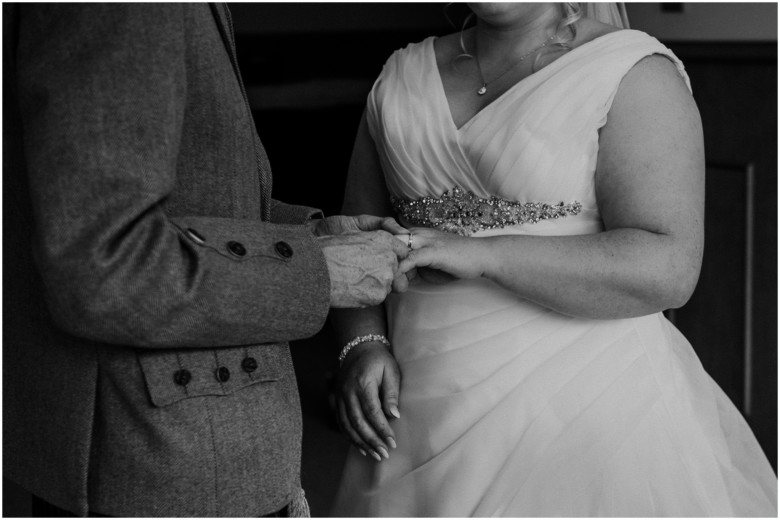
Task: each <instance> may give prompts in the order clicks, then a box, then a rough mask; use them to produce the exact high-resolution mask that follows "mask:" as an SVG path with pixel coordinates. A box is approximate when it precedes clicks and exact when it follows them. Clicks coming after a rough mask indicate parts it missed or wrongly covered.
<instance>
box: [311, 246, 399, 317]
mask: <svg viewBox="0 0 780 520" xmlns="http://www.w3.org/2000/svg"><path fill="white" fill-rule="evenodd" d="M317 240H318V241H319V243H320V246H321V247H322V252H323V254H324V255H325V260H326V262H327V264H328V273H329V274H330V305H331V307H337V308H347V307H371V306H374V305H379V304H380V303H382V302H383V301H385V298H386V297H387V295H388V293H389V292H390V290H391V288H392V287H395V288H396V290H397V291H398V290H404V289H405V288H406V287H405V285H404V281H405V280H406V276H405V275H403V274H402V273H400V272H399V271H398V261H399V260H402V259H404V258H406V255H407V254H408V250H407V248H406V246H404V244H402V243H401V242H400V241H399V240H398V239H397V238H395V237H394V236H393V235H391V234H389V233H387V232H385V231H371V232H353V233H345V234H341V235H328V236H322V237H318V239H317Z"/></svg>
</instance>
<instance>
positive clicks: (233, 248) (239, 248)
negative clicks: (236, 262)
mask: <svg viewBox="0 0 780 520" xmlns="http://www.w3.org/2000/svg"><path fill="white" fill-rule="evenodd" d="M227 248H228V251H230V252H231V253H233V254H234V255H236V256H244V255H246V248H245V247H244V244H242V243H241V242H235V241H230V242H228V243H227Z"/></svg>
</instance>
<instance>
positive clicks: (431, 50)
mask: <svg viewBox="0 0 780 520" xmlns="http://www.w3.org/2000/svg"><path fill="white" fill-rule="evenodd" d="M630 30H631V29H619V30H617V31H612V32H608V33H607V34H602V35H601V36H597V37H595V38H593V39H592V40H590V41H587V42H585V43H583V44H582V45H580V46H578V47H575V48H573V49H572V50H570V51H569V52H567V53H566V54H564V55H563V56H561V57H560V58H558V59H556V60H555V61H553V62H552V63H550V64H549V65H547V66H546V67H544V68H542V69H540V70H537V71H536V72H532V73H531V74H529V75H528V76H526V77H524V78H523V79H521V80H520V81H518V82H516V83H515V84H513V85H512V86H510V87H509V88H508V89H506V90H505V91H504V92H502V93H501V94H500V95H499V96H497V97H496V99H494V100H493V101H491V102H490V103H488V104H487V105H485V106H484V107H482V108H481V109H480V110H479V111H477V113H476V114H474V115H473V116H471V117H470V118H469V119H468V120H467V121H466V122H465V123H463V124H462V125H460V126H458V125H457V124H456V123H455V118H454V117H453V116H452V108H451V107H450V101H449V99H447V91H446V90H445V89H444V80H443V79H442V77H441V72H440V71H439V64H438V63H437V61H436V49H435V47H434V41H435V40H436V39H437V37H435V36H432V37H431V38H430V42H429V43H430V45H429V50H428V56H429V57H430V59H431V61H432V63H433V67H432V69H433V73H434V74H435V76H436V79H437V81H438V84H439V88H438V92H439V97H440V98H441V100H442V102H443V105H444V108H445V109H446V114H447V119H448V120H449V122H450V125H451V126H452V128H453V129H454V130H455V132H456V133H457V134H458V135H460V134H461V133H462V132H463V130H464V129H465V128H466V127H468V126H471V123H472V122H474V120H475V119H477V118H478V117H479V116H480V115H481V114H482V113H483V112H486V111H488V109H490V108H491V107H492V106H493V105H496V104H498V103H499V102H500V101H502V100H503V99H504V98H506V97H507V96H508V95H509V93H510V92H513V91H514V90H516V89H517V88H518V87H519V86H520V85H524V84H526V83H529V82H530V80H531V79H532V78H538V77H539V76H540V75H541V73H542V72H544V71H546V70H548V69H550V68H551V67H552V66H553V65H555V64H557V63H559V62H560V61H561V60H565V59H566V58H567V57H568V56H571V54H572V53H574V52H576V51H577V50H579V49H582V48H583V47H588V46H589V45H590V44H592V43H595V42H597V41H599V40H601V39H602V38H606V37H607V36H611V35H613V34H617V33H622V32H625V31H630Z"/></svg>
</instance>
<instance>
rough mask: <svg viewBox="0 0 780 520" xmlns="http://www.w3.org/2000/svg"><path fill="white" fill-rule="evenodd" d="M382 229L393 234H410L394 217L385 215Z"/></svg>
mask: <svg viewBox="0 0 780 520" xmlns="http://www.w3.org/2000/svg"><path fill="white" fill-rule="evenodd" d="M382 229H384V230H385V231H387V232H388V233H391V234H393V235H402V234H409V231H407V230H406V228H405V227H403V226H402V225H401V224H399V223H398V222H397V221H396V220H395V219H394V218H393V217H385V218H384V219H382Z"/></svg>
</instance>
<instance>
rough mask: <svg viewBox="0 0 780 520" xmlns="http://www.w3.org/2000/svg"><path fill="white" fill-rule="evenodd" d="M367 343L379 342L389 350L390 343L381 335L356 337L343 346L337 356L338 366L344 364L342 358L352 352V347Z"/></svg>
mask: <svg viewBox="0 0 780 520" xmlns="http://www.w3.org/2000/svg"><path fill="white" fill-rule="evenodd" d="M369 341H379V342H381V343H382V344H384V346H386V347H387V348H390V341H389V340H388V339H387V338H386V337H385V336H384V335H382V334H367V335H365V336H358V337H357V338H355V339H353V340H352V341H350V342H349V343H347V344H346V345H344V348H343V349H341V353H340V354H339V366H341V364H342V363H343V362H344V358H345V357H347V354H349V351H350V350H352V349H353V348H354V347H357V346H358V345H360V344H361V343H367V342H369Z"/></svg>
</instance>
